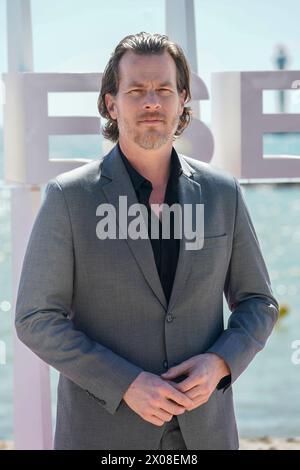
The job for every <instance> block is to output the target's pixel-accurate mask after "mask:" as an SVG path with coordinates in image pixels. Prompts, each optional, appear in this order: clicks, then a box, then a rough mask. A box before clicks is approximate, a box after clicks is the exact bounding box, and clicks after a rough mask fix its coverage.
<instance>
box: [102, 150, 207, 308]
mask: <svg viewBox="0 0 300 470" xmlns="http://www.w3.org/2000/svg"><path fill="white" fill-rule="evenodd" d="M178 156H179V160H180V163H181V166H182V170H183V173H182V174H181V176H180V177H179V180H178V198H179V204H180V205H181V206H182V214H183V207H184V204H193V205H194V204H197V203H198V204H199V203H200V202H201V188H200V184H199V183H197V182H196V181H194V180H193V179H192V178H193V173H194V172H195V170H193V169H192V168H191V167H190V165H189V164H188V163H187V162H186V160H185V159H184V158H183V157H182V156H181V155H178ZM102 178H108V181H107V182H106V184H103V185H102V190H103V192H104V194H105V197H106V199H107V201H108V203H110V204H112V205H113V207H114V208H115V209H116V219H117V220H116V222H117V225H118V227H119V226H120V224H121V227H122V223H121V221H120V219H119V196H121V195H122V196H126V197H127V208H128V207H130V206H131V205H132V204H138V200H137V197H136V193H135V190H134V188H133V186H132V183H131V180H130V177H129V175H128V173H127V170H126V168H125V166H124V164H123V161H122V159H121V155H120V154H119V151H118V146H117V145H116V146H115V147H114V148H113V149H112V150H111V152H110V153H109V154H108V155H106V157H104V159H103V162H102V168H101V179H102ZM125 241H126V242H127V243H128V245H129V248H130V250H131V252H132V255H133V257H134V258H135V260H136V262H137V263H138V265H139V267H140V269H141V272H142V273H143V275H144V277H145V279H146V281H147V283H148V284H149V286H150V288H151V289H152V291H153V293H154V294H155V295H156V297H157V298H158V300H159V301H160V303H161V304H162V306H163V307H164V308H165V309H167V308H168V304H167V300H166V297H165V294H164V291H163V288H162V285H161V282H160V278H159V275H158V272H157V268H156V264H155V258H154V254H153V250H152V245H151V241H150V239H149V238H146V239H142V238H138V239H136V240H133V239H132V238H130V237H126V238H125ZM186 241H189V240H187V239H186V236H185V233H184V230H182V238H181V240H180V250H179V257H178V264H177V269H176V274H175V279H174V284H173V289H172V293H171V297H170V301H169V307H170V308H173V306H174V305H175V302H176V300H177V299H178V298H179V296H180V294H181V292H182V291H183V288H184V284H185V281H186V279H187V276H188V273H189V270H190V267H191V262H192V258H193V250H186V245H185V243H186Z"/></svg>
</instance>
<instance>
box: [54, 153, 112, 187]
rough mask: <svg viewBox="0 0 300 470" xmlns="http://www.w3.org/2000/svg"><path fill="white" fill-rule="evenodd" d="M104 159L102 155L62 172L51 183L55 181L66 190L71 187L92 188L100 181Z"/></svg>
mask: <svg viewBox="0 0 300 470" xmlns="http://www.w3.org/2000/svg"><path fill="white" fill-rule="evenodd" d="M103 159H104V157H101V158H98V159H97V160H92V161H90V162H88V163H84V164H83V165H80V166H78V167H76V168H73V169H72V170H68V171H65V172H63V173H60V174H58V175H57V176H56V177H55V178H53V179H51V180H50V181H49V184H51V183H52V182H53V181H55V182H56V183H58V184H59V186H61V187H62V189H66V190H67V189H71V188H76V189H79V188H82V189H84V188H90V187H92V186H94V185H95V184H97V183H98V182H99V178H100V176H101V165H102V162H103Z"/></svg>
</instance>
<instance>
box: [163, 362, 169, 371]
mask: <svg viewBox="0 0 300 470" xmlns="http://www.w3.org/2000/svg"><path fill="white" fill-rule="evenodd" d="M163 366H164V368H165V369H168V361H164V364H163Z"/></svg>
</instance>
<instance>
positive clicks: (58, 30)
mask: <svg viewBox="0 0 300 470" xmlns="http://www.w3.org/2000/svg"><path fill="white" fill-rule="evenodd" d="M31 8H32V28H33V50H34V71H35V72H97V73H98V72H102V71H103V70H104V67H105V65H106V63H107V61H108V59H109V56H110V54H111V52H112V51H113V49H114V47H115V46H116V44H117V43H118V42H119V40H120V39H121V38H122V37H124V36H126V35H127V34H130V33H136V32H139V31H147V32H152V33H154V32H159V33H165V9H164V1H163V0H151V2H146V1H141V0H114V2H105V1H102V0H84V1H83V0H42V1H41V0H32V1H31ZM195 17H196V38H197V61H198V75H199V76H200V77H201V78H202V80H203V81H204V82H205V84H206V86H207V88H208V90H209V91H210V80H211V74H212V73H213V72H220V71H260V70H277V69H290V70H300V29H299V18H300V2H299V1H298V0H265V1H264V2H262V1H261V0H252V1H251V2H250V3H249V1H246V0H195ZM6 71H7V37H6V1H5V0H0V74H1V73H4V72H6ZM79 95H80V94H79ZM267 95H268V96H267V97H266V102H264V111H265V112H293V113H299V112H300V100H299V101H298V102H294V101H293V100H291V99H290V98H289V95H288V92H287V93H286V95H282V94H281V95H280V94H278V93H277V94H276V93H275V92H274V93H272V92H270V93H268V94H267ZM0 99H1V98H0ZM2 99H3V98H2ZM75 104H76V105H75ZM75 104H74V102H72V98H70V99H68V97H67V96H64V97H62V99H60V98H59V97H58V96H53V99H51V100H50V102H49V114H50V113H52V114H55V115H64V114H68V115H71V114H73V115H76V114H77V113H78V114H80V115H88V116H98V112H97V93H89V94H87V93H85V94H82V97H80V96H79V97H78V98H77V99H76V103H75ZM200 109H201V119H202V120H203V121H204V122H205V123H206V124H207V126H208V127H210V119H211V113H210V101H209V100H208V101H202V102H201V103H200ZM299 119H300V117H299ZM49 145H50V155H52V156H63V155H66V154H67V155H69V156H72V157H80V156H89V157H91V158H99V156H100V155H101V153H100V151H99V149H100V148H101V145H102V137H101V135H100V134H99V136H84V138H83V137H82V136H59V137H57V136H55V137H51V138H50V141H49ZM264 151H265V153H272V154H276V153H277V154H280V153H285V154H294V155H295V154H296V155H299V156H300V138H299V134H286V135H285V136H278V135H275V134H274V135H268V136H267V137H266V139H265V140H264ZM243 189H244V194H245V198H246V202H247V204H248V208H249V210H250V214H251V216H252V219H253V222H254V226H255V228H256V231H257V235H258V238H259V241H260V244H261V247H262V251H263V254H264V257H265V261H266V263H267V266H268V270H269V273H270V277H271V281H272V286H273V290H274V294H275V296H276V298H277V299H278V301H279V302H280V307H281V316H280V320H279V322H278V323H277V326H276V328H275V330H274V332H273V334H272V335H271V337H270V339H269V341H268V344H267V347H266V348H265V349H264V350H263V351H262V352H261V353H259V354H258V355H257V356H256V358H255V359H254V361H253V362H252V363H251V365H250V367H249V368H248V369H247V370H246V372H245V373H244V374H243V375H242V376H241V377H240V378H239V379H238V381H237V382H236V384H234V395H235V407H236V417H237V422H238V428H239V432H240V436H241V437H247V438H249V437H263V436H275V437H276V436H283V437H288V438H293V437H295V436H300V400H299V390H300V364H298V365H297V364H294V363H293V362H292V360H291V356H292V353H293V350H292V347H291V345H292V342H293V341H294V340H297V339H298V340H300V315H299V313H300V282H299V281H300V184H299V183H295V182H293V183H285V184H283V183H281V184H275V183H267V184H243ZM10 202H11V191H10V189H9V187H5V185H4V181H3V109H2V106H0V341H2V342H5V344H6V364H1V363H0V440H10V441H12V440H13V367H12V364H13V347H12V325H13V311H12V274H11V273H12V270H11V252H12V249H11V226H10V207H11V205H10ZM224 305H225V313H226V316H228V308H227V305H226V303H225V304H224ZM56 384H57V373H56V371H55V370H53V369H52V370H51V387H52V410H53V424H54V423H55V406H56Z"/></svg>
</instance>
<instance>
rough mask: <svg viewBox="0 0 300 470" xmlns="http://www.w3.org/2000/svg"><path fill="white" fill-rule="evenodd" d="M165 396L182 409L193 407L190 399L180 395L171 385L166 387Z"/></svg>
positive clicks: (182, 394)
mask: <svg viewBox="0 0 300 470" xmlns="http://www.w3.org/2000/svg"><path fill="white" fill-rule="evenodd" d="M177 385H178V384H177ZM165 396H166V397H167V398H170V399H171V400H174V401H175V402H176V403H178V404H179V405H182V406H184V407H189V406H193V405H194V402H193V400H192V399H191V398H189V397H188V396H187V395H184V393H181V392H180V391H179V390H177V389H176V388H174V387H173V386H172V385H168V387H167V392H166V394H165Z"/></svg>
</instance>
